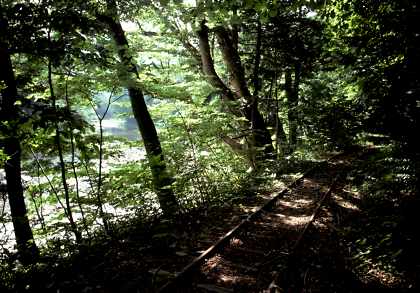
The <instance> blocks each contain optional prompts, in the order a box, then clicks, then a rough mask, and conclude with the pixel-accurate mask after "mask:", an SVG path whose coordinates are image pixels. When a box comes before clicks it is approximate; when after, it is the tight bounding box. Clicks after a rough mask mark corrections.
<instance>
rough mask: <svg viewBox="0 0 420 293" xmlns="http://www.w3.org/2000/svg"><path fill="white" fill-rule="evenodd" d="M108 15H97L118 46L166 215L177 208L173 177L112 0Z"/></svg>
mask: <svg viewBox="0 0 420 293" xmlns="http://www.w3.org/2000/svg"><path fill="white" fill-rule="evenodd" d="M107 4H108V9H107V15H100V16H99V18H100V20H102V21H104V22H105V23H106V24H107V26H108V28H109V31H110V34H111V36H112V38H113V40H114V42H115V44H116V45H117V50H118V52H117V53H118V55H119V57H120V60H121V69H120V72H119V76H120V81H121V82H122V83H123V85H124V86H125V87H126V88H127V89H128V94H129V96H130V102H131V106H132V109H133V113H134V117H135V118H136V121H137V125H138V127H139V130H140V134H141V136H142V138H143V142H144V146H145V149H146V155H147V158H148V161H149V166H150V169H151V171H152V178H153V185H154V188H155V190H156V193H157V196H158V199H159V203H160V206H161V208H162V211H163V213H164V215H165V216H169V217H170V216H172V215H173V214H175V213H176V212H177V211H178V210H179V207H178V203H177V201H176V198H175V195H174V192H173V190H172V188H171V184H172V182H173V178H172V177H171V176H170V174H169V172H168V170H167V168H166V163H165V160H164V156H163V152H162V148H161V145H160V141H159V137H158V135H157V131H156V127H155V124H154V122H153V120H152V117H151V116H150V113H149V111H148V109H147V106H146V103H145V101H144V96H143V92H142V90H141V89H140V86H139V85H138V81H137V78H138V72H137V68H136V64H135V61H134V58H133V56H131V53H130V52H129V46H128V41H127V38H126V36H125V33H124V30H123V29H122V26H121V23H120V22H119V19H118V10H117V6H116V3H115V1H114V0H109V1H107Z"/></svg>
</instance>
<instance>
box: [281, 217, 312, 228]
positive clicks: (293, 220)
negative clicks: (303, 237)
mask: <svg viewBox="0 0 420 293" xmlns="http://www.w3.org/2000/svg"><path fill="white" fill-rule="evenodd" d="M310 220H311V216H310V215H309V216H284V217H283V218H282V219H281V221H282V222H283V223H284V224H286V225H289V226H301V225H305V224H306V223H308V222H309V221H310Z"/></svg>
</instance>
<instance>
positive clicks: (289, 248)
mask: <svg viewBox="0 0 420 293" xmlns="http://www.w3.org/2000/svg"><path fill="white" fill-rule="evenodd" d="M353 156H354V154H353ZM351 159H352V155H350V156H339V157H337V158H335V159H334V160H333V161H331V162H329V163H327V164H324V165H323V166H322V168H318V169H317V170H316V171H314V172H313V174H309V175H307V176H305V178H304V179H303V181H302V182H301V183H300V184H299V185H297V186H296V187H294V188H292V189H290V190H288V191H287V192H285V193H284V194H283V196H282V197H281V198H280V199H278V200H277V201H276V203H275V205H274V207H272V208H271V209H268V210H266V211H264V212H262V213H261V214H260V215H259V216H258V217H257V218H256V219H255V220H253V221H249V222H247V223H246V225H244V226H246V227H243V228H242V227H241V229H240V231H239V232H237V233H235V237H230V238H229V243H227V244H226V245H225V246H224V247H223V248H220V249H219V251H218V252H217V254H215V255H213V256H211V257H208V258H206V259H205V261H204V262H203V263H202V264H201V265H200V266H197V268H195V269H194V270H191V272H189V273H188V276H183V277H182V278H178V279H176V281H175V282H169V283H168V284H167V285H165V286H164V287H162V288H161V290H160V292H263V291H265V290H268V288H269V287H270V286H271V289H273V290H274V289H275V288H277V289H275V290H281V289H291V290H293V289H296V288H297V287H299V286H300V285H299V283H300V281H297V279H300V275H301V274H300V272H298V270H296V269H295V267H296V264H297V262H296V258H297V256H298V255H299V253H300V251H301V247H303V246H304V245H303V243H304V242H305V241H306V238H307V237H308V236H307V235H308V234H312V233H311V231H310V230H311V226H312V225H310V224H311V223H312V222H313V220H314V219H316V216H317V212H318V211H319V212H321V213H323V212H324V211H323V210H321V209H319V208H320V200H321V199H325V198H327V196H329V195H330V193H331V192H333V191H334V190H335V189H337V188H338V187H337V186H335V184H336V183H337V179H338V178H340V175H341V176H342V175H343V174H345V173H346V172H347V171H348V169H349V167H350V164H349V162H350V161H351ZM333 183H334V184H333ZM333 185H334V187H333ZM235 232H236V231H235ZM309 238H310V237H309ZM295 271H296V272H295ZM296 274H297V275H299V277H296V276H294V275H296ZM300 287H301V286H300ZM271 289H270V290H271ZM270 290H269V291H267V292H271V291H270ZM274 292H275V291H274ZM279 292H281V291H279Z"/></svg>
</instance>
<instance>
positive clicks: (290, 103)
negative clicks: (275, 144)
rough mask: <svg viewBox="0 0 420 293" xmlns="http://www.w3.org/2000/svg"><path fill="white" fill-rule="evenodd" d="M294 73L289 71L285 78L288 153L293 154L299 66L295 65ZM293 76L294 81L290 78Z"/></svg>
mask: <svg viewBox="0 0 420 293" xmlns="http://www.w3.org/2000/svg"><path fill="white" fill-rule="evenodd" d="M293 71H294V72H293V73H292V70H291V69H289V70H287V71H286V76H285V89H286V98H287V107H288V110H287V118H288V120H289V151H290V152H293V151H294V150H295V149H296V146H297V125H298V115H297V106H298V101H299V83H300V64H295V66H294V70H293ZM292 74H294V80H293V77H292Z"/></svg>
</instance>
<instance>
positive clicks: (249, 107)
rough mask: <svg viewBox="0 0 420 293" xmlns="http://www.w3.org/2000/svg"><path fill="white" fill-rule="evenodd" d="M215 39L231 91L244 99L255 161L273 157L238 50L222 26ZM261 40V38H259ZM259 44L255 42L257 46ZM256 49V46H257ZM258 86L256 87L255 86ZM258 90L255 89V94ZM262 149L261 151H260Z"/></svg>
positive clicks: (263, 122)
mask: <svg viewBox="0 0 420 293" xmlns="http://www.w3.org/2000/svg"><path fill="white" fill-rule="evenodd" d="M215 32H216V36H217V41H218V43H219V47H220V49H221V51H222V55H223V60H224V62H225V64H226V66H227V69H228V72H229V74H230V76H231V84H232V86H233V91H234V93H235V95H236V96H237V97H238V98H240V99H244V100H245V101H246V105H245V107H244V115H245V118H246V119H247V120H248V121H249V122H250V123H251V131H252V142H251V143H252V146H251V148H256V150H255V155H256V159H257V161H261V159H268V158H272V157H273V153H274V149H273V145H272V140H271V135H270V132H269V131H268V129H267V125H266V123H265V121H264V118H263V116H262V115H261V112H260V111H259V110H258V96H257V95H255V96H253V95H251V92H250V90H249V88H248V83H247V81H246V78H245V71H244V69H243V67H242V63H241V59H240V56H239V52H238V50H237V49H236V48H235V47H234V46H233V45H232V44H233V42H232V40H231V38H230V34H229V32H228V31H227V30H226V28H224V27H217V28H216V29H215ZM260 41H261V40H260ZM258 45H260V44H257V46H258ZM257 49H258V48H257ZM258 51H259V50H257V52H256V54H257V55H256V63H255V66H256V67H257V68H254V70H256V72H255V73H254V75H256V77H255V78H258V77H257V76H258V68H259V58H260V56H258V54H260V52H258ZM257 88H258V87H257ZM257 93H258V91H256V94H257ZM261 150H262V152H261Z"/></svg>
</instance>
